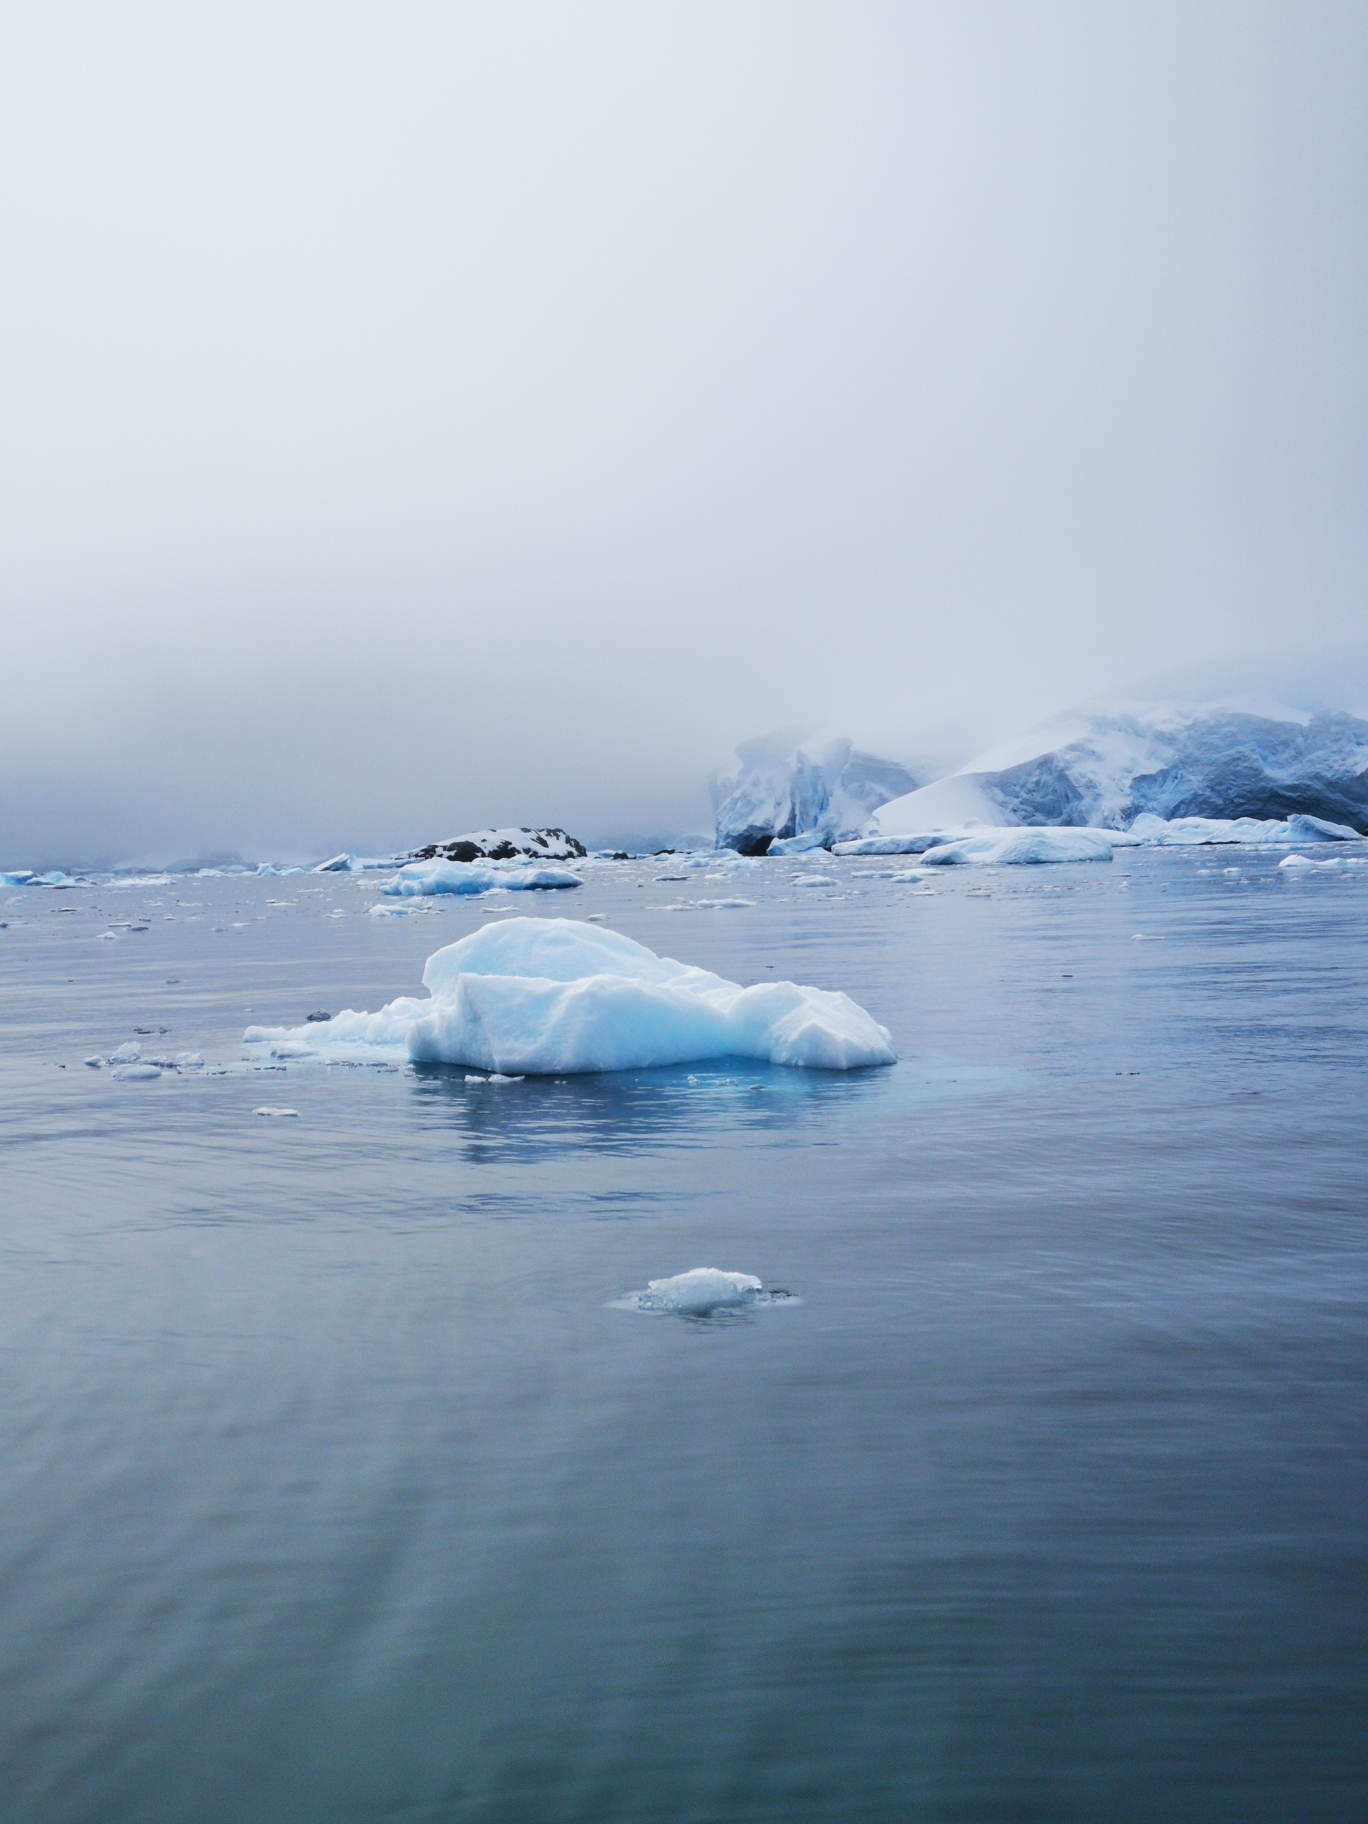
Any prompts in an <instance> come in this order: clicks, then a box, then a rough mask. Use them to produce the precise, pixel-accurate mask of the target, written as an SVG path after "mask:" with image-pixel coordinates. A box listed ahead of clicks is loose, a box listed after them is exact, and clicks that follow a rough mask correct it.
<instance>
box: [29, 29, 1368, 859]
mask: <svg viewBox="0 0 1368 1824" xmlns="http://www.w3.org/2000/svg"><path fill="white" fill-rule="evenodd" d="M0 235H2V236H3V249H4V256H3V274H4V277H3V284H0V427H2V429H3V435H0V589H2V590H3V596H2V597H0V617H3V629H2V631H3V640H2V641H0V667H2V672H0V675H3V682H4V697H3V701H4V710H3V717H0V862H8V863H10V864H11V865H14V864H22V863H39V862H47V861H54V860H61V859H77V858H87V859H97V858H103V859H115V858H118V857H121V856H131V855H134V854H138V853H152V852H157V851H166V850H174V851H177V852H179V853H187V852H188V853H193V852H196V851H197V850H199V849H201V848H204V849H213V848H221V847H230V848H235V849H239V850H241V851H242V852H243V853H244V854H246V855H247V856H248V857H249V858H252V859H255V858H257V857H258V856H260V855H266V854H283V853H316V852H318V851H320V850H327V849H330V848H332V847H335V846H336V847H343V846H347V847H366V848H381V847H389V846H392V845H394V844H398V843H408V842H411V841H416V840H419V839H424V838H431V837H440V836H445V835H448V834H452V833H454V832H456V831H458V830H460V829H463V828H467V827H470V826H472V825H476V824H483V823H486V822H505V821H516V822H535V823H561V824H565V825H567V826H568V827H570V828H571V829H573V830H577V831H581V832H583V833H585V834H586V835H589V836H590V837H591V838H601V837H604V836H607V835H610V834H612V833H614V832H616V831H627V830H636V831H642V832H646V831H653V830H661V829H675V830H681V829H698V828H702V827H706V825H707V822H708V814H709V813H708V800H707V793H706V783H705V779H706V774H707V771H708V769H709V768H710V767H711V766H713V765H716V764H717V763H718V762H719V761H722V760H724V759H725V757H726V756H727V754H728V752H729V751H730V749H731V748H732V747H733V746H734V744H735V743H736V742H737V741H738V740H743V739H745V738H746V737H748V736H751V735H754V734H757V733H760V732H763V731H764V730H766V729H769V728H771V727H774V726H777V725H792V724H805V723H806V724H811V725H812V726H813V727H818V726H820V727H821V728H822V729H823V730H825V731H827V732H832V733H834V732H845V733H848V734H850V735H852V736H854V737H855V738H856V739H857V740H859V741H862V742H863V743H865V744H868V745H874V746H876V747H879V748H881V749H882V750H883V751H886V752H889V753H892V754H894V755H896V756H897V757H900V758H905V759H912V760H915V759H917V758H919V757H921V756H923V755H926V754H931V753H946V754H950V753H951V752H952V751H953V753H954V754H955V757H957V758H959V757H963V756H964V754H965V753H967V752H968V751H970V750H972V748H973V747H974V746H976V745H979V744H981V743H983V742H985V741H987V740H989V739H991V738H993V737H994V736H996V735H999V734H1002V733H1004V732H1008V731H1009V729H1010V728H1011V727H1013V726H1016V725H1019V724H1020V723H1021V722H1023V721H1029V720H1033V719H1034V718H1035V717H1036V716H1039V715H1044V714H1046V713H1049V712H1052V711H1054V710H1057V709H1059V708H1061V707H1064V706H1066V705H1067V704H1069V703H1070V702H1072V701H1074V700H1076V699H1078V698H1080V697H1083V696H1086V695H1090V694H1092V693H1094V692H1097V691H1100V690H1106V689H1109V688H1111V687H1115V686H1123V685H1125V684H1126V683H1127V682H1128V681H1129V680H1130V679H1132V678H1135V677H1137V676H1140V675H1143V674H1144V673H1147V672H1154V671H1157V670H1160V669H1162V668H1164V667H1169V666H1174V665H1180V664H1186V663H1189V662H1195V661H1207V660H1212V659H1220V658H1222V657H1223V655H1248V654H1251V653H1255V654H1257V653H1261V652H1265V651H1270V650H1276V649H1282V648H1299V647H1303V648H1311V649H1318V648H1320V647H1322V646H1326V645H1334V644H1339V643H1343V642H1345V641H1353V640H1358V639H1361V638H1362V637H1363V635H1364V632H1365V630H1368V602H1366V601H1365V574H1366V565H1368V410H1366V409H1365V408H1368V384H1366V383H1365V379H1366V376H1365V367H1366V365H1368V334H1365V329H1366V328H1368V259H1366V258H1365V253H1366V242H1368V9H1365V8H1364V7H1363V6H1362V5H1352V6H1316V5H1312V4H1307V3H1306V0H1298V3H1297V4H1295V5H1292V4H1288V5H1276V6H1268V5H1259V4H1257V3H1254V0H1240V3H1239V4H1232V5H1201V4H1194V0H1184V3H1183V4H1181V5H1176V6H1165V5H1158V4H1154V3H1153V0H1145V4H1143V5H1141V4H1136V5H1131V6H1112V5H1099V4H1097V0H1088V3H1087V4H1080V5H1071V6H1053V5H1044V4H1040V5H1024V4H1012V5H1003V6H989V5H984V6H978V5H973V4H964V3H962V0H961V3H957V4H953V5H952V4H945V5H930V6H920V7H918V6H914V5H909V4H901V5H896V6H887V7H880V6H860V5H857V4H849V3H844V0H843V4H841V5H835V4H829V5H826V6H822V7H812V6H803V5H799V4H795V3H793V0H787V3H786V4H783V5H780V6H774V7H770V6H763V5H744V4H740V5H738V4H726V5H719V6H716V7H709V6H705V5H699V4H690V5H688V6H683V7H677V8H671V7H667V6H664V5H661V4H658V3H655V4H651V5H642V4H640V0H636V3H634V4H631V5H623V6H595V5H586V4H576V5H569V4H567V5H562V6H557V7H521V6H517V5H512V4H509V3H508V0H499V3H498V4H495V5H489V6H458V5H443V6H433V7H427V6H422V5H400V4H384V5H381V4H376V5H373V6H355V5H348V4H345V3H342V0H331V3H330V4H327V5H318V6H316V7H299V6H293V5H290V4H288V3H282V0H272V4H270V5H269V6H261V7H253V6H251V5H248V4H244V3H242V0H236V3H235V4H233V5H232V6H209V5H206V6H195V7H187V6H184V5H182V4H177V5H173V6H166V7H156V6H145V7H144V6H135V5H128V4H118V3H117V0H116V3H114V4H106V5H91V6H88V7H66V6H62V5H59V4H54V0H43V3H42V4H40V5H34V6H24V5H21V4H17V3H11V4H9V5H7V6H6V7H5V8H4V11H3V14H0Z"/></svg>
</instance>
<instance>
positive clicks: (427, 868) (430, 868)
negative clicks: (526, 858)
mask: <svg viewBox="0 0 1368 1824" xmlns="http://www.w3.org/2000/svg"><path fill="white" fill-rule="evenodd" d="M583 885H584V882H583V881H582V880H581V879H580V877H579V875H578V874H570V873H567V872H566V871H565V869H563V868H531V867H512V868H500V867H497V866H488V867H480V866H477V865H476V864H475V863H474V862H468V861H413V862H409V863H408V865H407V866H405V867H402V868H400V870H399V872H398V873H397V874H396V875H394V877H393V878H392V879H391V880H387V881H386V882H385V884H384V885H383V886H382V887H381V889H380V891H381V892H382V893H388V894H391V895H393V896H394V897H396V898H402V899H419V898H427V897H428V896H429V895H431V894H434V893H461V894H469V893H495V892H498V891H499V889H500V888H504V889H507V890H508V891H510V892H513V893H536V892H547V891H554V890H556V889H558V888H563V887H582V886H583Z"/></svg>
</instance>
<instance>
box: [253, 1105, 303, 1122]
mask: <svg viewBox="0 0 1368 1824" xmlns="http://www.w3.org/2000/svg"><path fill="white" fill-rule="evenodd" d="M252 1113H253V1114H254V1115H266V1116H267V1117H268V1118H269V1119H271V1120H273V1121H297V1120H298V1119H299V1110H298V1109H297V1108H276V1107H274V1106H273V1105H272V1104H269V1103H268V1104H267V1106H266V1107H264V1108H254V1109H253V1110H252Z"/></svg>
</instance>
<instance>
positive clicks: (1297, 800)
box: [862, 706, 1368, 841]
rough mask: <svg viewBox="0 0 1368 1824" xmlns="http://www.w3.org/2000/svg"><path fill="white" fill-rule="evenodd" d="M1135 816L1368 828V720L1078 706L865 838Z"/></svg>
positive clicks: (929, 790)
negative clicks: (1310, 821)
mask: <svg viewBox="0 0 1368 1824" xmlns="http://www.w3.org/2000/svg"><path fill="white" fill-rule="evenodd" d="M1142 816H1148V817H1151V818H1153V819H1155V820H1157V821H1162V822H1164V823H1166V824H1170V825H1173V824H1175V823H1184V824H1187V823H1190V821H1191V820H1192V819H1204V820H1207V821H1211V820H1221V821H1231V820H1242V819H1249V820H1251V821H1252V822H1255V823H1262V824H1270V823H1280V824H1286V823H1288V822H1289V821H1290V820H1291V819H1292V818H1294V817H1299V818H1304V819H1313V820H1315V821H1316V822H1317V823H1318V824H1319V825H1321V826H1322V828H1321V836H1322V837H1324V835H1325V829H1324V827H1323V826H1325V825H1333V826H1339V827H1340V828H1341V829H1343V828H1344V827H1346V826H1347V827H1348V828H1350V829H1351V830H1352V831H1353V832H1355V833H1357V831H1358V830H1360V829H1368V722H1365V721H1361V720H1359V719H1358V718H1357V717H1355V716H1349V715H1343V714H1335V715H1315V716H1307V717H1305V718H1302V719H1277V718H1274V717H1271V716H1264V715H1253V714H1250V713H1248V712H1246V711H1243V710H1236V709H1227V708H1210V707H1205V708H1200V709H1199V708H1194V707H1192V706H1182V707H1177V708H1174V707H1168V708H1158V709H1150V710H1132V711H1125V712H1122V711H1096V712H1087V713H1082V714H1079V715H1076V716H1073V717H1070V718H1068V719H1066V720H1064V719H1062V720H1061V721H1058V722H1055V723H1052V724H1047V725H1046V726H1045V727H1043V728H1041V729H1038V730H1036V731H1034V732H1033V733H1032V734H1030V735H1028V736H1025V737H1022V738H1021V739H1020V740H1018V741H1015V742H1013V743H1011V744H1009V745H1008V746H1006V747H1003V748H1000V749H997V750H994V751H993V752H990V753H988V754H984V755H981V756H980V757H979V758H978V759H977V760H975V761H973V762H971V763H970V764H969V765H968V766H965V767H962V768H961V769H960V771H959V772H957V773H955V774H952V775H950V776H948V777H947V778H945V779H940V780H937V781H936V782H935V783H934V784H932V785H929V786H925V787H922V788H921V789H920V790H918V791H915V792H910V793H908V794H906V795H905V796H904V797H901V798H897V799H894V800H892V801H890V802H889V803H887V804H885V805H882V806H880V807H879V808H878V809H877V810H875V812H874V813H873V814H872V816H871V817H870V819H869V822H868V824H867V825H866V826H865V828H864V831H863V832H862V833H863V835H865V836H866V837H872V838H878V837H887V836H898V835H907V834H915V833H918V832H921V833H924V832H926V831H929V830H936V829H942V830H951V829H956V830H960V829H965V828H967V827H971V826H973V825H975V824H986V825H995V826H1001V825H1004V824H1036V825H1047V826H1051V827H1060V826H1064V827H1069V828H1076V827H1081V826H1089V825H1091V826H1093V827H1095V828H1096V827H1100V828H1107V829H1117V830H1124V829H1128V828H1130V827H1132V825H1134V824H1135V823H1136V820H1137V819H1139V818H1140V817H1142ZM1307 839H1308V838H1306V837H1302V836H1296V837H1294V838H1293V840H1297V841H1301V840H1307ZM1309 839H1311V840H1314V839H1315V838H1309ZM1229 840H1232V841H1242V840H1251V838H1247V837H1232V838H1229ZM1254 840H1257V838H1254Z"/></svg>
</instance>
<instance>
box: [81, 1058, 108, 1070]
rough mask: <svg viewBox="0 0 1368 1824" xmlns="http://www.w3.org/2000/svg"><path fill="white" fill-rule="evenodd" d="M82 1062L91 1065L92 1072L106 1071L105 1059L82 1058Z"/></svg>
mask: <svg viewBox="0 0 1368 1824" xmlns="http://www.w3.org/2000/svg"><path fill="white" fill-rule="evenodd" d="M81 1062H82V1063H83V1064H87V1065H89V1067H90V1069H91V1070H103V1069H104V1059H103V1058H82V1060H81Z"/></svg>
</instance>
